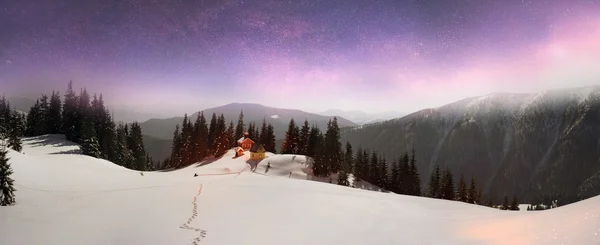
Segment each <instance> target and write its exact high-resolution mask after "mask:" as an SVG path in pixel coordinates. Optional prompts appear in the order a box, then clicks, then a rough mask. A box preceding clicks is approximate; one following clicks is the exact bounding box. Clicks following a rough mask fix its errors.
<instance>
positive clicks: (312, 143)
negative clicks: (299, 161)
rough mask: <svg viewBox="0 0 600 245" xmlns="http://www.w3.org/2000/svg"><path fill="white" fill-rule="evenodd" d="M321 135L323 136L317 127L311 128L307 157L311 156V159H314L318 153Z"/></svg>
mask: <svg viewBox="0 0 600 245" xmlns="http://www.w3.org/2000/svg"><path fill="white" fill-rule="evenodd" d="M319 134H321V130H320V129H319V128H318V127H317V126H314V125H313V126H312V127H311V128H310V133H309V136H308V143H307V149H306V155H307V156H310V157H314V156H315V154H316V152H317V148H318V147H319V146H320V145H319V143H320V142H319Z"/></svg>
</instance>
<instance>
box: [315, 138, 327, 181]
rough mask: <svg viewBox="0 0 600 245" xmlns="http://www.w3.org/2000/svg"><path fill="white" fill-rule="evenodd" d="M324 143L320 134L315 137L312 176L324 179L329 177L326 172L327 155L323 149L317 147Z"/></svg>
mask: <svg viewBox="0 0 600 245" xmlns="http://www.w3.org/2000/svg"><path fill="white" fill-rule="evenodd" d="M324 141H325V137H324V136H323V134H322V133H321V132H319V134H318V135H317V142H316V145H317V147H316V148H315V156H314V157H313V162H314V163H313V174H314V175H315V176H317V177H325V176H328V175H329V172H328V171H327V162H326V161H327V155H326V152H325V149H324V148H323V147H318V146H320V145H323V144H324Z"/></svg>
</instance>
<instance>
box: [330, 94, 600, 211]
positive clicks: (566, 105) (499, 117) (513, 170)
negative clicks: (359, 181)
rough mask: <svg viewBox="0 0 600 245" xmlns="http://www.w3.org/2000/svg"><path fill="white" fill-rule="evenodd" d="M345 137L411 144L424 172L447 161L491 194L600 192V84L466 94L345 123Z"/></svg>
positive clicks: (380, 144) (373, 143) (533, 196)
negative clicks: (398, 114) (404, 112)
mask: <svg viewBox="0 0 600 245" xmlns="http://www.w3.org/2000/svg"><path fill="white" fill-rule="evenodd" d="M342 140H343V141H346V140H347V141H349V142H350V143H351V144H352V145H355V146H359V145H361V146H362V147H366V148H370V149H375V150H377V151H379V152H380V153H381V154H384V155H385V156H386V157H390V158H391V157H396V156H398V155H400V153H402V152H405V151H406V150H410V149H411V148H413V147H414V149H415V150H416V152H417V161H418V164H419V165H418V166H419V171H420V174H421V175H422V176H423V177H422V178H428V177H429V174H430V172H431V170H432V169H433V168H434V167H435V166H436V165H440V166H441V167H448V168H450V169H451V170H452V172H454V173H455V174H459V173H463V174H465V176H467V177H468V176H473V175H474V176H475V177H476V179H477V180H478V181H483V183H485V189H484V196H486V197H488V198H489V197H491V198H492V199H494V200H499V199H500V198H501V197H502V196H504V195H509V196H511V195H517V196H519V197H520V198H523V199H524V200H523V201H526V202H536V201H540V200H542V199H544V200H549V199H550V198H558V199H560V200H561V201H562V202H563V203H564V202H572V201H576V200H579V199H582V198H587V197H590V196H593V195H597V194H600V185H599V184H597V182H598V181H594V180H598V179H600V177H599V176H600V86H596V87H585V88H574V89H563V90H551V91H546V92H543V93H539V94H507V93H500V94H491V95H487V96H481V97H473V98H468V99H464V100H461V101H458V102H455V103H452V104H448V105H445V106H442V107H438V108H434V109H425V110H421V111H418V112H415V113H413V114H410V115H408V116H405V117H403V118H400V119H394V120H389V121H385V122H382V123H377V124H372V125H366V126H362V127H357V128H353V129H348V130H346V131H344V132H343V134H342Z"/></svg>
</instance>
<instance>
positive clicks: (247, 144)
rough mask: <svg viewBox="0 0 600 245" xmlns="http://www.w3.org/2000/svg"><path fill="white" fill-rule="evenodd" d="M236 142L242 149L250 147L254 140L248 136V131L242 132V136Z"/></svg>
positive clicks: (245, 149)
mask: <svg viewBox="0 0 600 245" xmlns="http://www.w3.org/2000/svg"><path fill="white" fill-rule="evenodd" d="M237 142H238V145H239V146H240V147H242V149H244V151H247V150H250V149H252V146H253V145H254V141H253V140H251V139H250V138H248V132H246V133H244V136H243V137H242V138H240V139H239V140H238V141H237Z"/></svg>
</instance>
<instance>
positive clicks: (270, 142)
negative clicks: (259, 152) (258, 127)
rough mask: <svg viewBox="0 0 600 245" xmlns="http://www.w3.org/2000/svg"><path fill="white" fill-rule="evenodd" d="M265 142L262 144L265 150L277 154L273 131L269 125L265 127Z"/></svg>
mask: <svg viewBox="0 0 600 245" xmlns="http://www.w3.org/2000/svg"><path fill="white" fill-rule="evenodd" d="M266 140H267V142H266V143H265V144H264V147H265V150H266V151H268V152H271V153H277V149H275V129H274V128H273V125H271V123H269V124H268V125H267V137H266Z"/></svg>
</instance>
